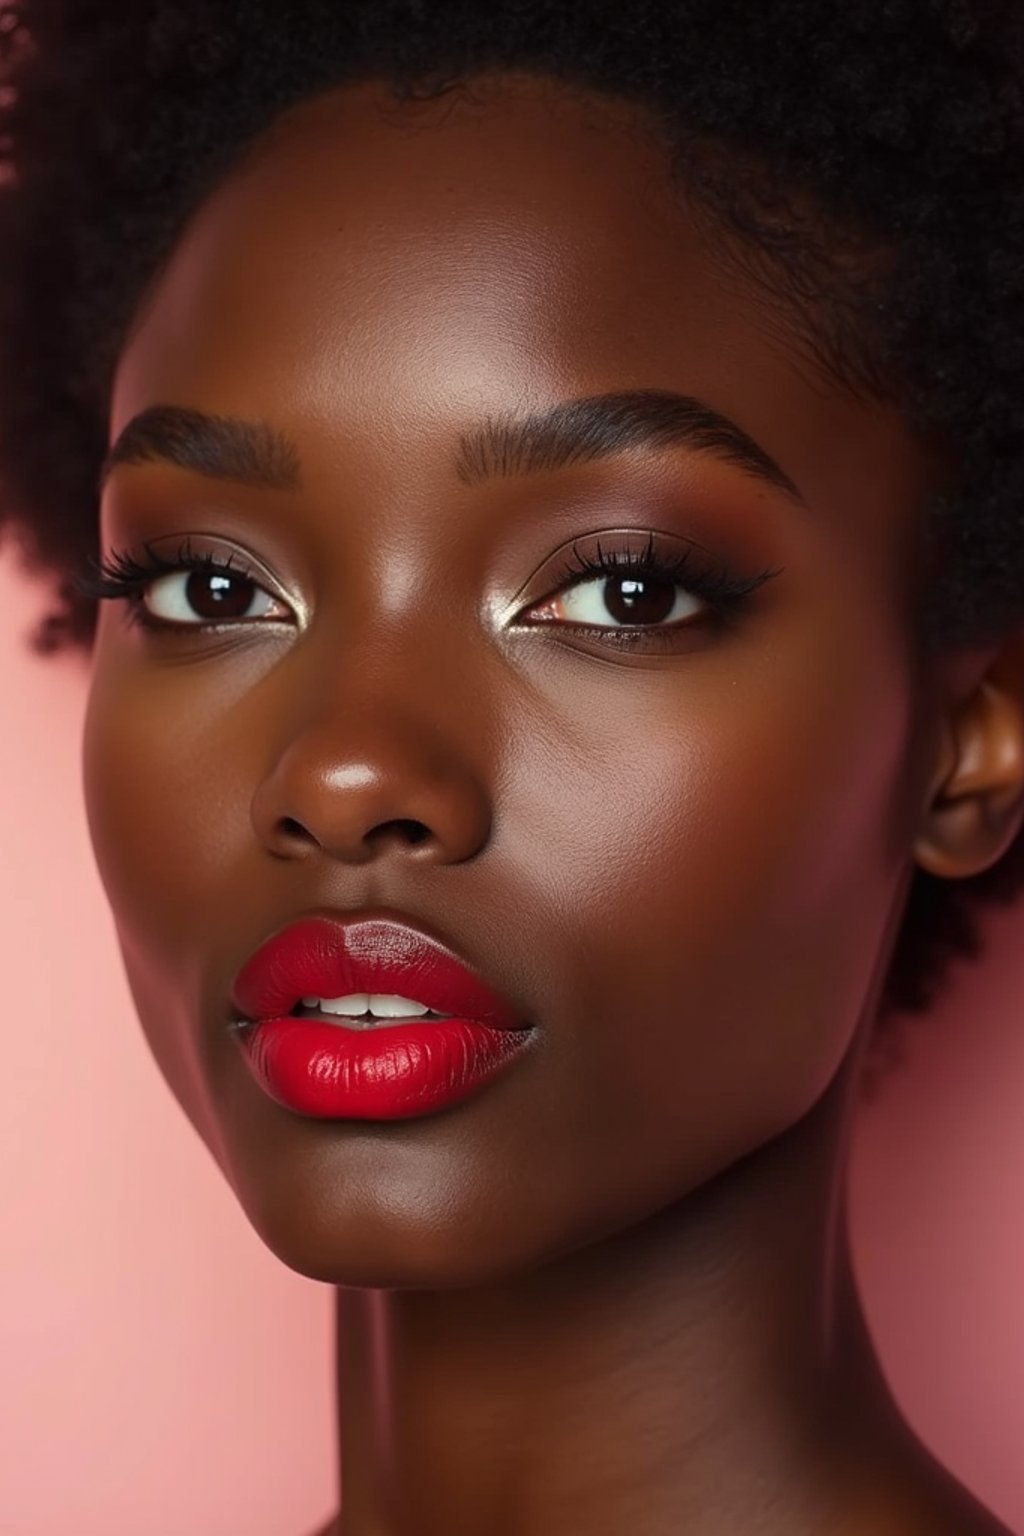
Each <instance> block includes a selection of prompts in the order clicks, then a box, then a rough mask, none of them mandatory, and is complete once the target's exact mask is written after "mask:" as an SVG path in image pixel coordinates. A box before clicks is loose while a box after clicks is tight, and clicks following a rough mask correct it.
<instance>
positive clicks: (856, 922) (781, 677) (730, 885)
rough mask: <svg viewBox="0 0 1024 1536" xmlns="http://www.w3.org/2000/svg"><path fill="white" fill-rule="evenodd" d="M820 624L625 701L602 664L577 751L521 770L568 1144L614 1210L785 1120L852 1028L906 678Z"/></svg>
mask: <svg viewBox="0 0 1024 1536" xmlns="http://www.w3.org/2000/svg"><path fill="white" fill-rule="evenodd" d="M813 635H814V639H813V644H812V643H811V640H810V636H809V634H808V633H807V632H806V631H805V632H804V633H803V634H802V635H801V634H799V633H798V632H797V631H796V629H795V628H794V629H793V630H792V631H791V632H790V633H788V634H787V633H786V632H785V630H784V629H783V628H782V627H780V628H779V629H778V631H777V632H776V633H775V634H774V636H773V638H772V640H771V642H770V643H765V641H764V638H763V637H761V639H760V640H759V641H758V642H757V644H756V645H755V644H753V643H750V642H747V641H745V640H743V639H742V637H736V638H735V639H734V640H731V641H730V642H729V643H728V646H727V647H726V648H724V649H722V650H720V651H719V652H714V651H711V650H709V651H707V652H704V653H700V654H695V655H693V656H692V657H689V658H686V659H684V660H683V661H682V662H681V664H680V666H679V667H678V668H677V669H674V670H673V671H672V672H668V671H666V672H662V673H660V674H655V673H652V672H640V671H638V672H637V673H636V674H635V678H636V681H635V684H634V686H633V689H632V698H631V699H630V700H629V704H628V708H624V707H623V702H622V693H623V691H624V689H625V688H628V681H627V683H626V684H625V685H624V684H623V680H622V678H618V679H615V678H613V677H612V676H611V674H610V673H609V674H608V682H607V683H606V684H605V683H603V682H602V683H601V684H600V685H599V687H598V688H597V690H596V691H597V692H600V691H601V689H603V688H606V689H607V697H606V698H605V700H604V701H601V700H599V699H598V698H597V697H595V691H594V690H590V691H589V692H588V693H587V694H584V693H583V692H582V691H581V693H580V705H579V712H578V716H577V720H576V726H577V729H576V733H575V737H574V740H575V746H574V752H573V758H572V761H571V762H566V761H565V760H564V759H563V760H562V761H561V762H560V764H555V763H554V762H552V763H551V764H550V765H549V771H548V773H547V774H546V775H545V774H543V773H541V772H540V771H538V770H537V768H536V765H535V772H534V783H535V784H536V785H538V786H540V785H542V784H543V783H545V781H546V782H547V783H548V784H549V785H550V784H551V783H556V782H557V783H560V784H561V785H562V786H563V788H562V789H561V791H560V792H559V795H558V797H557V803H553V798H552V796H551V794H550V793H548V794H546V795H544V796H543V797H542V796H540V795H538V796H537V798H536V799H535V800H534V801H533V802H532V803H529V804H528V803H527V802H526V800H524V801H523V804H522V807H521V811H520V814H519V816H518V817H517V820H516V836H517V838H518V837H519V834H520V832H522V838H521V843H522V847H521V848H520V849H519V851H520V853H521V855H522V864H521V868H523V869H526V870H529V871H530V879H531V882H532V883H533V894H534V896H535V905H536V908H537V909H538V910H540V911H544V912H546V914H547V926H548V929H549V930H550V931H551V932H552V933H553V934H554V935H555V936H556V937H555V939H554V940H553V941H552V948H551V950H550V952H549V956H548V964H549V970H550V972H551V974H552V975H556V976H559V977H560V978H561V982H562V989H561V991H560V994H559V995H558V996H557V997H553V998H552V1005H553V1016H552V1024H553V1026H556V1025H557V1024H558V1021H559V1020H563V1021H564V1026H565V1027H564V1029H563V1030H562V1031H559V1030H558V1029H557V1027H553V1029H552V1044H553V1046H554V1054H555V1055H558V1054H559V1052H560V1051H562V1045H561V1042H562V1041H563V1040H564V1042H565V1045H564V1057H565V1060H564V1067H565V1078H564V1080H563V1081H562V1082H561V1083H560V1084H559V1085H558V1090H559V1091H558V1093H557V1094H556V1095H555V1097H556V1098H557V1104H558V1113H559V1115H560V1116H561V1117H563V1120H564V1122H565V1123H566V1133H565V1136H564V1143H565V1146H566V1147H567V1148H568V1149H569V1157H570V1159H574V1158H576V1157H580V1158H581V1160H582V1159H585V1160H586V1162H587V1163H588V1165H589V1166H590V1168H591V1170H592V1173H591V1177H592V1178H593V1176H594V1175H593V1170H594V1169H595V1168H602V1167H603V1169H604V1174H605V1177H606V1178H607V1180H609V1181H610V1183H609V1185H608V1186H606V1187H615V1186H617V1187H619V1188H621V1189H622V1190H623V1192H624V1193H623V1198H624V1200H626V1199H631V1200H634V1201H635V1199H636V1197H637V1194H638V1191H640V1190H641V1189H643V1188H644V1187H645V1186H646V1188H647V1190H648V1192H649V1199H650V1203H651V1205H652V1207H653V1205H655V1204H656V1203H657V1202H658V1201H659V1200H661V1199H664V1198H678V1197H679V1196H680V1195H681V1194H683V1193H685V1191H686V1190H687V1189H688V1188H691V1187H693V1186H695V1185H696V1184H698V1183H700V1182H702V1181H703V1180H704V1179H705V1178H707V1177H710V1176H711V1175H713V1174H714V1173H715V1172H717V1171H719V1170H720V1169H722V1168H723V1167H725V1166H727V1165H728V1164H729V1163H730V1162H732V1161H733V1160H735V1158H737V1157H739V1156H742V1155H744V1154H746V1153H748V1152H750V1151H751V1150H753V1149H754V1148H756V1147H757V1146H758V1145H759V1144H761V1143H763V1142H764V1141H765V1140H767V1139H768V1138H770V1137H771V1136H774V1135H777V1134H779V1133H781V1132H782V1131H783V1130H785V1129H786V1128H787V1127H788V1126H790V1125H791V1124H793V1123H794V1122H795V1121H796V1120H797V1119H799V1118H800V1117H801V1116H802V1115H803V1114H804V1113H806V1112H807V1110H809V1109H810V1108H811V1106H812V1105H813V1103H814V1102H815V1101H816V1099H817V1098H818V1097H819V1095H820V1094H821V1093H822V1092H823V1091H824V1089H825V1088H826V1087H827V1085H828V1083H829V1082H830V1080H831V1079H832V1077H833V1075H834V1073H835V1071H836V1069H837V1067H838V1065H839V1064H840V1062H841V1060H842V1058H843V1056H844V1054H845V1053H846V1051H847V1049H848V1048H849V1046H850V1043H851V1037H852V1034H853V1031H854V1029H855V1027H856V1025H857V1023H858V1019H859V1017H860V1014H861V1010H862V1008H863V1005H864V1001H865V993H866V990H867V988H868V985H869V983H870V980H871V977H872V974H873V970H874V967H875V965H876V963H877V960H878V956H879V950H880V947H881V945H882V943H883V940H884V936H885V927H886V923H887V921H888V919H889V915H890V910H891V905H892V902H893V901H894V899H895V898H896V894H897V891H898V888H899V882H900V877H901V874H902V873H903V871H904V869H905V861H906V858H907V857H908V841H907V827H906V826H905V825H901V821H905V817H906V811H905V809H903V810H902V811H901V806H905V793H904V790H905V786H904V783H903V780H904V777H905V767H904V757H905V751H906V742H907V737H908V733H909V730H910V715H909V712H908V701H909V696H910V695H909V686H908V682H907V678H906V677H905V675H904V673H903V670H902V668H901V666H900V665H899V662H898V660H897V652H896V651H895V649H894V650H892V651H890V652H889V653H888V654H883V653H882V651H881V649H880V648H879V651H878V655H877V661H876V662H873V661H872V657H871V649H872V641H871V640H870V638H869V637H868V636H866V635H864V634H862V633H859V632H857V631H855V630H853V629H851V630H849V631H846V632H839V631H837V630H836V629H835V627H833V629H832V630H831V631H829V629H828V628H827V625H825V624H822V625H821V626H820V627H816V628H815V630H814V631H813ZM875 645H876V646H877V645H878V642H877V641H876V642H875ZM596 675H597V674H596V673H595V676H596ZM613 694H615V695H616V696H617V697H616V698H615V699H614V700H613V698H612V695H613ZM613 705H614V706H615V707H613ZM612 722H613V723H614V731H613V732H612V731H611V730H610V729H609V725H610V723H612ZM613 734H614V740H613V739H612V736H613ZM562 745H563V746H564V740H563V743H562ZM610 784H614V786H615V788H614V794H613V795H610V794H609V785H610ZM526 828H530V831H529V832H527V831H526V830H525V829H526ZM555 945H557V953H556V952H555V948H554V946H555ZM572 1055H575V1056H576V1057H577V1060H576V1061H575V1063H573V1062H572V1061H571V1060H570V1056H572ZM581 1061H585V1062H586V1083H587V1089H586V1092H585V1093H579V1092H578V1091H575V1090H576V1083H577V1080H576V1079H575V1078H573V1077H572V1076H571V1073H572V1071H573V1070H574V1069H578V1068H579V1064H580V1062H581ZM552 1105H554V1098H553V1100H552ZM549 1150H550V1149H549ZM536 1172H537V1176H538V1178H539V1176H540V1169H539V1168H538V1169H537V1170H536ZM652 1181H654V1182H653V1183H652ZM540 1183H541V1187H545V1185H544V1181H543V1180H541V1181H540ZM546 1187H550V1175H549V1183H548V1185H547V1186H546ZM627 1192H628V1194H627Z"/></svg>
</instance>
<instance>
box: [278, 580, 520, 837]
mask: <svg viewBox="0 0 1024 1536" xmlns="http://www.w3.org/2000/svg"><path fill="white" fill-rule="evenodd" d="M350 617H351V616H350ZM448 618H449V622H448V623H446V622H444V616H443V615H442V616H440V617H439V618H438V617H437V616H433V615H430V614H427V613H425V612H424V610H423V609H422V608H421V607H420V606H419V605H416V608H415V611H414V609H413V608H412V607H411V606H408V605H402V609H401V611H398V610H397V609H392V611H390V612H389V613H387V614H381V613H380V611H379V610H378V612H377V614H376V615H375V616H368V617H367V618H366V619H365V620H364V621H363V622H352V623H350V624H349V625H347V626H345V625H343V626H342V627H343V628H344V631H345V632H344V634H339V633H338V632H337V630H336V629H334V627H333V626H332V627H331V630H327V629H325V631H324V632H323V633H322V634H320V635H317V636H316V637H310V642H311V643H310V644H309V648H308V650H305V648H302V649H303V650H304V654H303V657H302V663H303V667H304V670H303V672H302V674H301V676H300V677H296V676H295V675H294V674H293V675H292V677H291V678H290V684H291V692H290V697H289V702H288V705H287V706H286V707H285V710H284V715H285V717H286V722H287V723H286V725H285V727H284V729H283V732H282V734H281V735H280V736H279V738H278V739H279V749H278V753H277V756H276V759H275V761H274V762H273V763H272V765H271V766H270V768H269V770H268V772H267V773H266V775H265V777H264V779H263V781H262V782H261V783H260V785H259V786H258V788H257V791H256V794H255V796H254V799H253V821H254V824H255V826H256V828H257V830H258V831H259V833H260V835H261V836H262V837H263V838H264V840H265V841H269V842H275V841H277V842H279V841H280V840H281V838H282V837H283V836H287V837H288V838H289V839H292V838H294V837H295V836H297V835H299V829H301V830H302V831H303V832H305V833H306V834H308V836H309V837H312V838H313V839H315V841H316V842H318V843H319V844H320V845H321V846H322V847H323V848H325V849H326V850H329V851H333V852H334V853H335V855H336V856H338V857H340V858H345V859H349V860H352V861H355V862H363V861H365V860H366V859H367V858H368V857H370V856H372V853H373V849H374V847H375V846H376V845H377V844H378V843H381V842H383V841H388V842H390V841H393V840H394V838H395V836H396V835H398V834H401V837H402V838H404V839H405V840H407V841H408V843H409V844H410V846H416V847H420V848H422V847H424V846H426V845H429V849H430V850H431V853H432V856H433V857H435V858H438V859H442V860H456V859H465V858H468V857H471V856H472V854H473V853H474V852H476V851H478V849H479V847H480V846H481V845H482V844H483V843H484V842H485V841H486V839H487V837H488V835H489V831H490V826H491V821H492V814H493V811H492V804H491V788H492V781H493V774H494V765H493V764H492V763H491V762H490V758H489V740H490V736H489V732H488V730H487V728H486V717H487V715H488V711H487V710H486V709H485V708H484V706H483V701H482V697H481V694H482V692H483V691H486V690H485V689H482V688H481V685H480V682H479V681H477V680H476V679H475V674H476V673H477V672H478V671H479V670H480V668H481V667H482V666H483V661H482V657H481V655H480V652H481V650H482V647H478V646H474V644H473V641H472V638H471V636H470V635H469V634H467V632H466V627H465V626H464V625H453V624H452V623H451V622H450V620H451V615H449V616H448ZM456 630H458V631H461V633H460V634H458V635H457V634H456V633H455V631H456ZM475 657H477V658H479V660H474V658H475ZM285 670H288V669H287V668H286V669H285ZM284 829H288V831H287V833H285V831H284ZM422 856H423V855H422V853H421V854H420V857H422Z"/></svg>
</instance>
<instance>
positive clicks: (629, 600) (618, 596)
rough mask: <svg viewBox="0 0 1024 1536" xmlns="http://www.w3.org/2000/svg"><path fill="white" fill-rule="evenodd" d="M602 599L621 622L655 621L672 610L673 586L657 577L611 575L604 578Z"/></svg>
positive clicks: (653, 622) (650, 622) (673, 599)
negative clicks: (619, 589)
mask: <svg viewBox="0 0 1024 1536" xmlns="http://www.w3.org/2000/svg"><path fill="white" fill-rule="evenodd" d="M616 588H621V591H616ZM659 589H660V590H659ZM604 601H605V604H606V606H607V608H608V612H609V613H610V614H611V615H612V618H614V619H617V620H618V621H619V623H621V624H657V623H659V622H660V621H661V620H663V619H667V618H668V616H669V614H670V613H671V612H672V606H673V604H674V602H675V588H674V586H673V584H672V583H671V582H669V581H665V580H664V579H663V580H660V581H659V580H658V578H657V577H650V576H645V577H643V578H641V579H640V580H638V579H637V578H636V577H633V576H611V577H609V579H608V580H607V581H606V582H605V586H604Z"/></svg>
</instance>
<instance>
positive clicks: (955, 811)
mask: <svg viewBox="0 0 1024 1536" xmlns="http://www.w3.org/2000/svg"><path fill="white" fill-rule="evenodd" d="M959 661H960V665H959V666H957V665H954V666H952V667H951V669H950V673H949V676H948V677H947V683H948V684H949V687H948V688H947V703H946V706H945V711H944V713H943V715H942V719H941V721H940V733H939V734H940V746H939V751H938V756H937V761H936V765H935V770H934V772H933V774H932V779H931V783H930V785H929V791H928V798H927V803H926V805H925V809H924V812H923V817H922V822H921V830H920V833H919V835H918V838H917V840H916V842H915V844H914V857H915V860H916V862H917V863H918V864H919V865H920V866H921V868H922V869H925V870H928V871H929V872H930V873H931V874H933V875H939V876H941V877H942V878H943V879H946V880H960V879H963V878H964V877H965V876H967V875H976V874H980V873H981V871H982V870H985V869H988V868H989V866H990V865H992V864H995V863H996V862H997V861H998V860H999V859H1000V858H1001V857H1002V855H1003V854H1004V853H1005V852H1006V850H1007V848H1008V847H1009V846H1010V844H1011V843H1012V842H1013V840H1014V838H1015V837H1016V835H1017V832H1018V831H1019V829H1020V826H1021V822H1022V820H1024V627H1022V628H1020V629H1017V630H1014V632H1013V633H1012V634H1011V636H1010V637H1009V638H1008V639H1007V640H1005V641H1004V642H1003V643H1001V644H1000V646H999V648H998V649H997V650H995V651H993V649H992V647H989V648H988V649H987V650H986V651H984V652H981V653H978V652H973V653H971V654H970V655H963V656H961V657H960V658H959ZM950 695H951V697H950Z"/></svg>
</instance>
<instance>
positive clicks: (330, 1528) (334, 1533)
mask: <svg viewBox="0 0 1024 1536" xmlns="http://www.w3.org/2000/svg"><path fill="white" fill-rule="evenodd" d="M340 1524H341V1515H340V1514H338V1515H332V1516H331V1518H330V1519H329V1520H328V1522H327V1524H326V1525H321V1526H320V1527H319V1528H318V1529H317V1530H315V1531H313V1532H311V1533H310V1536H338V1533H339V1527H340Z"/></svg>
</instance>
